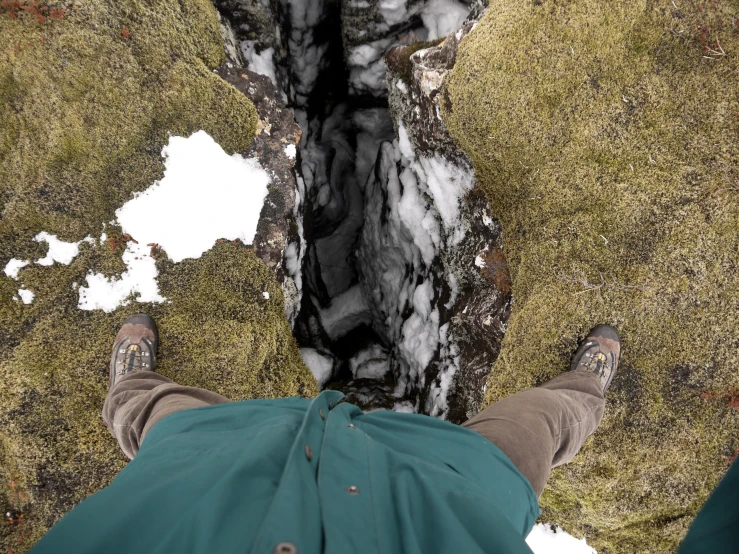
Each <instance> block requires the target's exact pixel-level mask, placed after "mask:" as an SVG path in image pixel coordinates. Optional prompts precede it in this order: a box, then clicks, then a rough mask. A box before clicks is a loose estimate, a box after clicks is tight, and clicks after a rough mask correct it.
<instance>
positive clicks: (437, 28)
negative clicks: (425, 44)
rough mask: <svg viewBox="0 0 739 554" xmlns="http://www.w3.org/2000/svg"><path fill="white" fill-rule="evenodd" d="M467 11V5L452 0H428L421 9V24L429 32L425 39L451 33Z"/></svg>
mask: <svg viewBox="0 0 739 554" xmlns="http://www.w3.org/2000/svg"><path fill="white" fill-rule="evenodd" d="M469 13H470V8H469V6H465V5H464V4H462V3H460V2H455V1H454V0H429V2H427V3H426V5H425V6H424V8H423V10H422V11H421V19H422V20H423V25H424V27H426V29H428V33H429V34H428V38H427V39H426V40H434V39H437V38H440V37H445V36H447V35H450V34H452V33H453V32H455V31H456V30H457V29H459V27H461V25H462V23H464V20H465V19H466V18H467V15H468V14H469Z"/></svg>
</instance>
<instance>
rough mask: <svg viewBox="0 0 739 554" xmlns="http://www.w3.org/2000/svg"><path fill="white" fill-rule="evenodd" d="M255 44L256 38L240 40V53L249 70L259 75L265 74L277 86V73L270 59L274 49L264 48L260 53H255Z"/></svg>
mask: <svg viewBox="0 0 739 554" xmlns="http://www.w3.org/2000/svg"><path fill="white" fill-rule="evenodd" d="M256 44H257V41H256V40H242V41H241V53H242V54H244V60H246V63H247V67H248V68H249V71H253V72H254V73H258V74H259V75H266V76H267V77H269V80H270V81H272V84H273V85H274V86H277V73H276V72H275V64H274V61H273V60H272V57H273V56H274V53H275V49H274V48H272V47H269V48H265V49H264V50H262V52H261V53H259V54H257V52H256V48H255V46H256Z"/></svg>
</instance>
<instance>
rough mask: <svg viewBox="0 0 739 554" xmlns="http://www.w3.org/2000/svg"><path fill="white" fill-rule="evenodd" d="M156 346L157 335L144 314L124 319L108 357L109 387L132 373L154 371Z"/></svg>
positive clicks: (152, 321)
mask: <svg viewBox="0 0 739 554" xmlns="http://www.w3.org/2000/svg"><path fill="white" fill-rule="evenodd" d="M158 344H159V334H158V333H157V326H156V323H154V320H153V319H152V318H150V317H149V316H148V315H146V314H136V315H132V316H131V317H128V318H126V321H124V322H123V326H121V330H120V331H118V335H117V336H116V337H115V346H113V353H112V355H111V357H110V386H111V387H112V386H113V385H115V383H116V381H117V380H120V378H121V377H122V376H124V375H127V374H129V373H131V372H132V371H154V369H155V368H156V352H157V345H158Z"/></svg>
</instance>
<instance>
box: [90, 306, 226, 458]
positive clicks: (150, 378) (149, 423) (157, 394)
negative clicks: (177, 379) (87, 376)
mask: <svg viewBox="0 0 739 554" xmlns="http://www.w3.org/2000/svg"><path fill="white" fill-rule="evenodd" d="M158 345H159V333H158V331H157V326H156V323H154V320H153V319H152V318H151V317H149V316H148V315H146V314H136V315H132V316H131V317H128V318H126V320H125V321H124V322H123V325H122V326H121V328H120V330H119V331H118V335H117V336H116V338H115V340H114V341H113V352H112V353H111V357H110V367H109V377H110V390H109V391H108V396H107V397H106V398H105V404H104V405H103V421H105V424H106V425H107V426H108V429H110V432H111V433H112V434H113V436H114V437H115V438H116V439H118V444H119V445H120V447H121V449H122V450H123V452H124V453H125V454H126V456H128V457H129V458H131V459H133V457H134V456H135V455H136V453H137V452H138V451H139V447H140V446H141V442H142V441H143V440H144V437H145V436H146V433H148V432H149V429H151V428H152V427H153V426H154V424H155V423H157V422H158V421H159V420H161V419H162V418H163V417H165V416H168V415H169V414H173V413H174V412H179V411H181V410H189V409H190V408H200V407H202V406H211V405H213V404H223V403H224V402H229V399H228V398H226V397H225V396H221V395H220V394H217V393H215V392H211V391H208V390H204V389H198V388H195V387H183V386H181V385H178V384H177V383H174V382H173V381H172V380H171V379H168V378H167V377H164V376H163V375H159V374H158V373H154V370H155V369H156V357H157V347H158Z"/></svg>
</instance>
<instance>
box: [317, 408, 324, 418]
mask: <svg viewBox="0 0 739 554" xmlns="http://www.w3.org/2000/svg"><path fill="white" fill-rule="evenodd" d="M318 413H319V414H321V419H326V414H324V413H323V410H318Z"/></svg>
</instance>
